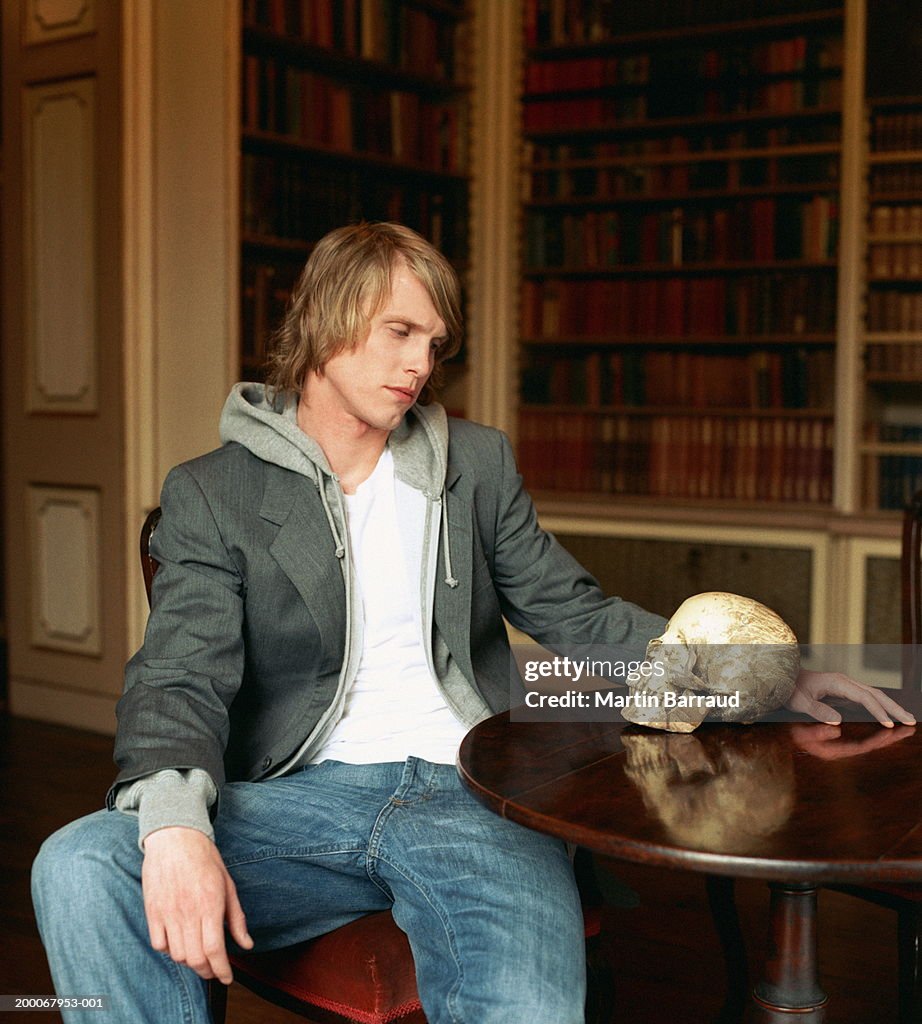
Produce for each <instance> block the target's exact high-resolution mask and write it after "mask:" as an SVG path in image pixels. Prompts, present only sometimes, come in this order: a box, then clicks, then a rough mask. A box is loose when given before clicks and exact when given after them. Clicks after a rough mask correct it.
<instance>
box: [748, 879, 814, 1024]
mask: <svg viewBox="0 0 922 1024" xmlns="http://www.w3.org/2000/svg"><path fill="white" fill-rule="evenodd" d="M769 889H770V890H771V910H770V921H769V936H768V959H767V963H766V965H765V976H764V978H763V980H762V981H760V982H759V983H758V984H757V985H756V987H755V990H754V991H753V1000H754V1003H755V1010H754V1015H753V1018H752V1019H753V1022H754V1024H781V1022H782V1021H784V1022H786V1024H791V1022H792V1021H797V1024H800V1022H801V1021H804V1022H806V1021H809V1022H810V1024H822V1022H823V1021H825V1019H826V994H825V993H824V992H823V990H822V989H821V988H820V985H819V978H818V976H817V958H816V886H815V885H811V884H809V883H807V884H804V883H797V882H794V883H789V882H771V883H769Z"/></svg>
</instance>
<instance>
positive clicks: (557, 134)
mask: <svg viewBox="0 0 922 1024" xmlns="http://www.w3.org/2000/svg"><path fill="white" fill-rule="evenodd" d="M841 114H842V109H841V107H811V108H808V109H806V110H756V111H748V112H746V113H740V114H709V115H707V116H704V115H701V116H697V115H696V116H694V117H663V118H655V119H649V118H648V119H644V120H637V121H624V122H622V123H620V124H610V123H606V124H601V125H594V126H591V125H590V126H587V125H581V126H580V127H578V128H545V129H540V130H531V129H526V130H524V132H523V134H524V136H525V138H526V139H531V140H533V141H543V142H554V141H559V140H561V139H580V138H607V137H609V136H611V135H615V134H617V135H620V134H623V133H624V132H631V133H633V132H653V133H655V132H660V131H674V130H675V129H677V128H681V129H685V130H688V131H694V130H700V131H713V130H714V128H717V127H720V126H721V125H734V124H750V123H755V122H770V121H785V122H788V121H791V120H794V119H797V120H806V119H808V118H831V117H841Z"/></svg>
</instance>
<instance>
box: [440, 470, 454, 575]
mask: <svg viewBox="0 0 922 1024" xmlns="http://www.w3.org/2000/svg"><path fill="white" fill-rule="evenodd" d="M439 501H440V503H441V505H442V552H443V553H444V555H445V582H446V583H447V584H448V586H449V587H451V588H452V589H454V588H455V587H456V586H457V585H458V581H457V580H456V579H455V577H454V574H453V573H452V571H451V544H449V542H448V502H447V501H446V498H445V488H444V487H443V488H442V493H441V494H440V495H439Z"/></svg>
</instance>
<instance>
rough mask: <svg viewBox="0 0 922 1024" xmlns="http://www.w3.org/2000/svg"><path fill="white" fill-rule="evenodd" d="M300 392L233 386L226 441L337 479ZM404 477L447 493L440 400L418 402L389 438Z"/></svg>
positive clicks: (225, 415)
mask: <svg viewBox="0 0 922 1024" xmlns="http://www.w3.org/2000/svg"><path fill="white" fill-rule="evenodd" d="M297 414H298V396H297V395H296V394H294V393H293V392H290V391H289V392H282V393H280V394H279V395H277V396H275V397H274V400H270V399H269V397H268V396H267V393H266V386H265V385H264V384H254V383H247V382H244V383H241V384H235V385H234V386H233V387H232V388H231V392H230V394H229V395H228V398H227V401H226V402H225V403H224V410H223V412H222V413H221V423H220V428H219V429H220V434H221V440H222V442H224V443H225V444H227V443H228V442H230V441H236V442H237V443H238V444H240V445H243V447H244V448H247V449H248V450H249V451H251V452H252V453H253V454H254V455H255V456H257V457H258V458H260V459H262V460H263V461H265V462H271V463H273V464H274V465H276V466H281V467H282V468H283V469H290V470H292V471H294V472H295V473H301V474H302V475H304V476H309V477H310V478H311V479H313V480H314V481H315V482H316V483H317V485H318V487H320V489H321V491H323V490H324V488H323V487H321V486H320V484H321V480H320V474H322V475H324V476H326V477H330V478H332V479H334V480H336V479H337V477H336V474H334V473H333V470H332V469H331V468H330V464H329V462H327V458H326V455H324V453H323V450H322V449H321V447H320V445H319V444H317V442H316V441H315V440H314V439H313V438H311V437H309V436H308V435H307V434H305V433H304V431H302V430H301V428H300V427H299V426H298V421H297ZM387 444H388V447H389V448H390V450H391V454H392V455H393V457H394V472H395V474H396V476H397V478H398V479H400V480H402V481H403V482H404V483H406V484H409V486H410V487H414V488H415V489H416V490H418V491H422V492H423V493H424V494H425V495H426V497H427V498H429V499H430V500H433V499H435V498H437V497H439V495H440V494H441V493H442V489H443V488H444V485H445V473H446V469H447V465H448V417H447V416H446V414H445V410H444V409H443V408H442V406H440V405H426V406H419V405H414V406H412V407H411V408H410V410H409V411H408V412H407V415H406V416H405V417H404V418H403V420H402V421H401V423H400V425H399V426H398V427H397V428H396V429H395V430H393V431H392V432H391V435H390V437H389V438H388V441H387Z"/></svg>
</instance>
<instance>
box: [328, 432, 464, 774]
mask: <svg viewBox="0 0 922 1024" xmlns="http://www.w3.org/2000/svg"><path fill="white" fill-rule="evenodd" d="M397 488H405V490H406V493H405V494H403V493H402V494H401V506H402V507H406V506H407V505H408V504H409V506H410V507H411V508H412V509H413V512H414V516H413V522H412V524H407V523H404V524H403V527H404V529H403V531H401V529H398V524H397V497H396V489H397ZM404 499H406V500H404ZM346 511H347V515H348V525H349V538H350V542H351V547H352V565H353V571H354V572H355V576H356V581H357V587H356V590H357V592H358V593H359V594H360V595H361V612H362V614H363V646H362V659H361V662H360V663H359V669H358V673H357V675H356V678H355V681H354V683H353V685H352V688H351V689H350V691H349V693H348V694H347V695H346V703H345V707H344V710H343V716H342V718H341V719H340V720H339V722H337V724H336V726H335V727H334V728H333V731H332V732H331V733H330V735H329V736H328V737H327V741H326V743H324V745H323V746H322V747H321V748H320V750H318V751H317V753H316V754H315V755H314V757H313V758H312V761H313V763H315V764H316V763H319V762H320V761H326V760H334V761H347V762H349V763H351V764H373V763H383V762H388V761H404V760H406V758H407V757H408V756H410V755H411V754H412V755H415V756H416V757H422V758H424V759H425V760H427V761H433V762H435V763H442V764H451V763H453V762H454V760H455V755H456V753H457V751H458V745H459V744H460V742H461V739H462V738H463V736H464V734H465V732H466V731H467V730H466V729H465V727H464V726H463V725H462V724H461V723H460V722H459V721H458V720H457V719H456V718H455V716H454V715H453V714H452V712H451V709H450V708H449V707H448V705H447V704H446V703H445V700H444V698H443V697H442V695H441V693H440V692H439V689H438V686H437V685H436V681H435V679H434V678H433V675H432V673H431V672H430V670H429V666H428V664H427V661H426V650H425V647H424V645H423V623H422V608H421V600H420V597H419V596H418V595H419V587H420V582H419V580H420V569H421V560H422V538H423V524H424V521H425V516H426V513H427V509H426V498H425V496H424V495H422V494H421V493H420V492H419V491H416V490H414V489H413V488H411V487H409V486H407V485H406V484H404V483H402V482H401V481H399V480H397V479H396V477H395V476H394V459H393V456H392V455H391V453H390V450H389V449H387V448H385V449H384V452H383V454H382V455H381V458H380V459H379V460H378V464H377V466H376V467H375V470H374V472H373V473H372V474H371V476H369V477H368V479H367V480H365V481H364V482H363V483H361V484H359V486H358V487H357V488H356V492H355V494H347V495H346ZM408 525H412V526H413V544H414V548H413V550H412V551H405V550H404V540H403V538H402V536H401V533H402V532H404V533H406V532H408V531H407V529H406V527H407V526H408ZM358 613H359V611H358V609H356V614H358Z"/></svg>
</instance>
